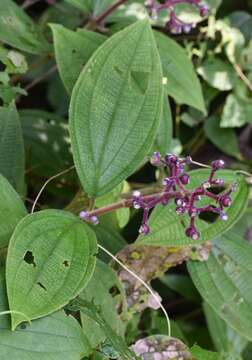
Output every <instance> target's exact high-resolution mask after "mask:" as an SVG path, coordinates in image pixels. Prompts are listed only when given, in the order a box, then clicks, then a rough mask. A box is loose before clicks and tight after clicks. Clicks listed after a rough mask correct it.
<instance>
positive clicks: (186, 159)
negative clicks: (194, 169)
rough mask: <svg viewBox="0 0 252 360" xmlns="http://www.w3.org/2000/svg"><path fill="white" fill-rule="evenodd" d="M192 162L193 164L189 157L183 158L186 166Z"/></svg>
mask: <svg viewBox="0 0 252 360" xmlns="http://www.w3.org/2000/svg"><path fill="white" fill-rule="evenodd" d="M192 162H193V160H192V158H191V156H189V155H188V156H186V158H185V163H186V164H187V165H191V164H192Z"/></svg>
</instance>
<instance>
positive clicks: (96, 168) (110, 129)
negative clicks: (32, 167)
mask: <svg viewBox="0 0 252 360" xmlns="http://www.w3.org/2000/svg"><path fill="white" fill-rule="evenodd" d="M162 100H163V91H162V71H161V64H160V60H159V56H158V52H157V49H156V47H155V42H154V38H153V34H152V32H151V28H150V26H149V24H148V22H147V21H139V22H137V23H135V24H133V25H131V26H129V27H127V28H126V29H124V30H123V31H121V32H119V33H117V34H115V35H114V36H112V37H111V38H110V39H109V40H107V41H106V42H105V44H104V45H102V46H101V47H100V48H99V49H98V50H97V51H96V52H95V54H94V55H93V56H92V58H91V59H90V61H89V62H88V64H87V66H86V67H85V69H84V71H83V72H82V73H81V75H80V77H79V79H78V81H77V83H76V85H75V87H74V90H73V94H72V99H71V106H70V133H71V140H72V148H73V155H74V161H75V165H76V169H77V172H78V175H79V177H80V181H81V183H82V186H83V187H84V189H85V191H86V192H87V193H88V194H89V195H90V196H97V195H102V194H105V193H106V192H108V191H110V190H111V189H113V188H114V187H115V186H116V185H118V184H119V183H120V182H121V181H122V180H124V179H125V178H126V177H128V176H129V175H130V174H132V173H133V172H134V171H135V170H136V168H137V167H138V166H139V165H140V164H141V163H142V161H143V160H144V157H145V156H146V155H147V154H148V151H149V150H150V148H151V146H152V143H153V141H154V139H155V134H156V131H157V128H158V125H159V122H160V118H161V106H162Z"/></svg>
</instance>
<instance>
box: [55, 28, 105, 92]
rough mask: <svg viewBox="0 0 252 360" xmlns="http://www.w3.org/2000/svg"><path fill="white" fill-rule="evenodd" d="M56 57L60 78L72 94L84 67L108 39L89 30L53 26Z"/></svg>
mask: <svg viewBox="0 0 252 360" xmlns="http://www.w3.org/2000/svg"><path fill="white" fill-rule="evenodd" d="M50 26H51V29H52V32H53V42H54V48H55V56H56V61H57V65H58V68H59V73H60V77H61V79H62V81H63V83H64V85H65V88H66V89H67V91H68V93H69V94H71V92H72V89H73V87H74V84H75V82H76V80H77V79H78V76H79V74H80V72H81V70H82V69H83V67H84V65H86V63H87V62H88V60H89V59H90V57H91V55H92V54H93V53H94V52H95V50H97V49H98V47H99V46H100V45H101V44H102V43H103V42H104V41H105V40H106V37H105V36H103V35H101V34H98V33H95V32H92V31H87V30H82V29H81V30H78V31H77V32H74V31H71V30H68V29H67V28H65V27H64V26H62V25H59V24H51V25H50Z"/></svg>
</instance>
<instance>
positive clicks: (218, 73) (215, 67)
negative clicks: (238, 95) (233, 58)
mask: <svg viewBox="0 0 252 360" xmlns="http://www.w3.org/2000/svg"><path fill="white" fill-rule="evenodd" d="M198 73H199V74H200V75H201V76H202V77H203V79H204V80H205V81H206V82H207V83H208V84H210V85H211V86H212V87H214V88H216V89H219V90H221V91H227V90H231V89H233V87H234V86H235V83H236V81H237V75H236V73H235V71H234V69H233V67H232V66H231V65H230V64H228V63H227V62H224V61H222V60H220V59H217V58H214V59H211V60H206V61H205V62H204V63H203V64H202V66H200V67H199V68H198Z"/></svg>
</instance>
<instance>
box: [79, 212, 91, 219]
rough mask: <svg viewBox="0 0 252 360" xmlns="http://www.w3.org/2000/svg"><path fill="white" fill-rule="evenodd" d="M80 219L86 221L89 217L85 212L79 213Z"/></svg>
mask: <svg viewBox="0 0 252 360" xmlns="http://www.w3.org/2000/svg"><path fill="white" fill-rule="evenodd" d="M79 216H80V218H81V219H82V220H88V219H89V215H88V212H87V211H81V212H80V214H79Z"/></svg>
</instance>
